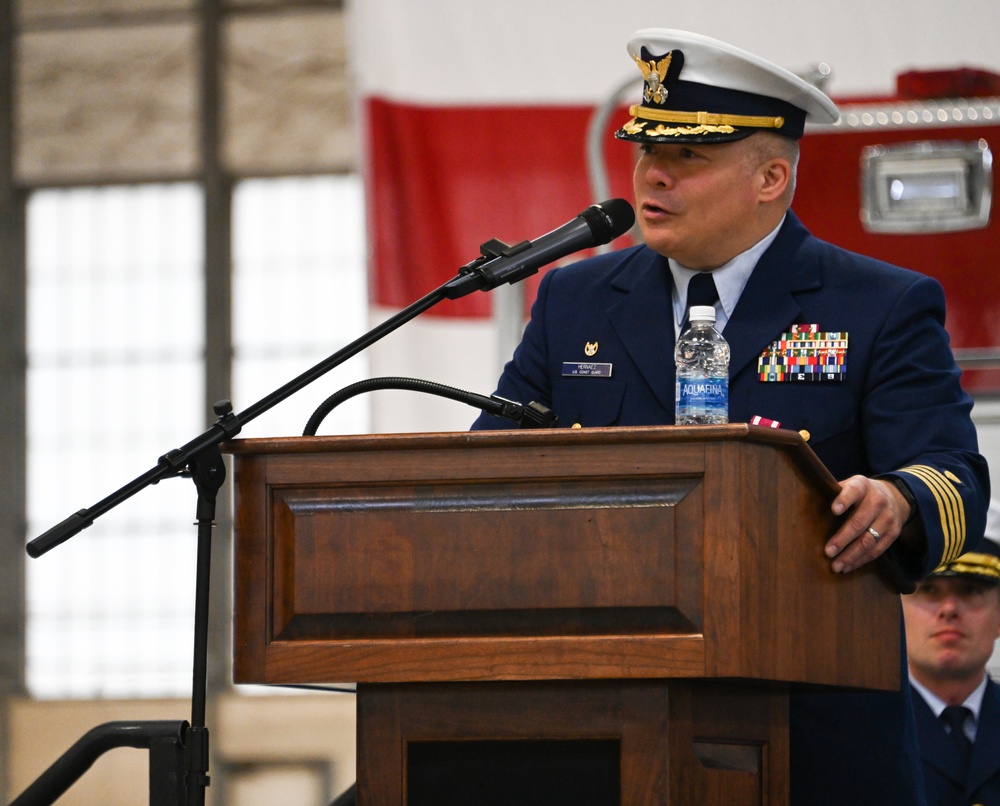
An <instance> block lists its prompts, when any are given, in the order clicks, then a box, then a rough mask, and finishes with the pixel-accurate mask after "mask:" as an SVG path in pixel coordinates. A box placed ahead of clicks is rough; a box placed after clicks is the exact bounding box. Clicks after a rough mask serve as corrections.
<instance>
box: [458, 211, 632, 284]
mask: <svg viewBox="0 0 1000 806" xmlns="http://www.w3.org/2000/svg"><path fill="white" fill-rule="evenodd" d="M634 223H635V210H633V209H632V205H631V204H629V203H628V202H627V201H625V199H609V200H608V201H603V202H601V203H600V204H592V205H590V207H588V208H587V209H586V210H584V211H583V212H582V213H580V215H578V216H577V217H576V218H574V219H573V220H572V221H569V222H567V223H565V224H563V225H562V226H561V227H559V228H558V229H554V230H552V232H549V233H546V234H545V235H542V236H541V237H540V238H536V239H535V240H534V241H522V242H521V243H519V244H514V245H513V246H508V245H507V244H505V243H503V242H502V241H498V240H496V239H494V240H492V241H487V242H486V243H484V244H483V245H482V246H480V247H479V250H480V252H481V253H482V255H481V256H480V257H478V258H476V259H475V260H474V261H472V262H471V263H469V264H468V265H466V266H463V267H462V269H461V271H460V272H459V275H458V276H457V277H456V278H455V279H453V280H452V281H451V282H449V283H446V284H445V285H444V286H443V288H444V290H445V296H446V298H448V299H457V298H458V297H463V296H465V295H466V294H470V293H472V292H473V291H489V290H490V289H493V288H496V287H497V286H498V285H502V284H504V283H509V284H514V283H516V282H519V281H521V280H523V279H524V278H525V277H529V276H530V275H532V274H534V273H535V272H537V271H538V270H539V269H540V268H541V267H542V266H545V265H546V264H548V263H552V262H553V261H555V260H559V259H560V258H563V257H566V255H571V254H573V252H578V251H580V250H581V249H589V248H591V247H594V246H601V245H602V244H606V243H608V242H609V241H612V240H614V239H615V238H617V237H618V236H619V235H624V234H625V233H626V232H628V231H629V229H630V228H631V227H632V225H633V224H634Z"/></svg>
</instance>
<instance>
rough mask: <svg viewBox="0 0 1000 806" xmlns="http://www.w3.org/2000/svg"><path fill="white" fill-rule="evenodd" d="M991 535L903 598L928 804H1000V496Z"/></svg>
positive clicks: (993, 506) (992, 509)
mask: <svg viewBox="0 0 1000 806" xmlns="http://www.w3.org/2000/svg"><path fill="white" fill-rule="evenodd" d="M987 524H988V525H987V532H986V539H985V540H983V542H982V543H981V544H980V545H979V547H978V548H977V549H976V550H975V551H972V552H968V553H966V554H963V555H962V556H961V557H959V558H958V559H956V560H954V561H952V562H946V563H943V564H942V565H941V566H940V567H938V568H936V569H935V570H934V572H933V573H932V574H930V575H929V576H927V577H925V578H924V579H922V580H920V582H919V583H917V589H916V591H915V592H914V593H911V594H909V595H905V596H903V597H902V598H903V617H904V621H905V624H906V645H907V654H908V658H909V671H910V685H911V686H912V687H913V691H914V696H913V708H914V713H915V716H916V723H917V738H918V741H919V744H920V755H921V758H922V760H923V775H924V785H925V787H926V791H927V804H928V806H975V805H976V804H981V806H1000V686H998V685H997V683H996V682H995V681H994V680H993V679H992V678H991V677H990V676H989V674H988V672H987V668H986V665H987V663H988V662H989V659H990V658H991V656H992V655H993V649H994V643H995V642H996V640H997V638H998V637H1000V544H998V543H997V542H996V541H997V540H998V539H1000V501H993V502H992V503H991V505H990V512H989V519H988V521H987Z"/></svg>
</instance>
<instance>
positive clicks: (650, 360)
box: [608, 249, 674, 411]
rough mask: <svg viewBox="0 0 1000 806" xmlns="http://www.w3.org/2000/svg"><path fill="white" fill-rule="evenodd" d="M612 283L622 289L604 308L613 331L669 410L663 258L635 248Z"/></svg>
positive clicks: (668, 285)
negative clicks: (631, 256)
mask: <svg viewBox="0 0 1000 806" xmlns="http://www.w3.org/2000/svg"><path fill="white" fill-rule="evenodd" d="M614 286H615V287H616V288H617V289H619V290H620V291H624V292H626V293H624V294H623V295H622V298H621V299H620V300H619V301H618V302H616V303H615V304H614V305H612V306H611V307H610V308H609V309H608V318H609V319H610V320H611V324H612V326H613V327H614V329H615V333H617V335H618V338H620V339H621V341H622V345H623V346H624V347H625V350H626V351H627V352H628V354H629V356H630V357H631V359H632V361H633V362H635V365H636V366H637V367H638V368H639V372H640V373H641V374H642V376H643V378H644V379H645V380H646V382H647V383H648V384H649V386H650V388H651V389H652V390H653V392H654V394H655V395H656V397H657V398H658V399H659V401H660V403H661V404H663V406H664V407H665V408H666V409H667V410H668V411H673V409H674V314H673V310H674V309H673V304H672V302H671V290H672V288H673V281H672V280H671V279H670V268H669V266H668V265H667V261H666V258H664V257H661V256H660V255H658V254H656V253H655V252H653V251H652V250H651V249H641V250H639V251H638V252H637V253H636V256H635V258H634V259H633V260H632V261H631V262H630V263H629V265H628V266H626V267H625V268H624V270H623V271H622V272H621V273H620V274H619V275H618V277H616V278H615V280H614ZM651 345H652V348H651Z"/></svg>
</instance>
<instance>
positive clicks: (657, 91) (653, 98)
mask: <svg viewBox="0 0 1000 806" xmlns="http://www.w3.org/2000/svg"><path fill="white" fill-rule="evenodd" d="M633 58H634V59H635V63H636V64H637V65H639V70H640V71H641V72H642V78H643V80H644V81H645V82H646V89H645V90H644V91H643V97H644V98H645V99H646V101H647V102H648V103H656V104H662V103H663V102H664V101H665V100H666V99H667V89H666V87H664V86H663V80H664V79H665V78H666V77H667V70H669V69H670V62H671V60H672V59H673V58H674V52H673V51H670V53H668V54H667V55H666V56H664V57H663V58H662V59H660V60H659V61H656V59H650V60H649V61H646V60H644V59H642V58H640V57H639V56H633Z"/></svg>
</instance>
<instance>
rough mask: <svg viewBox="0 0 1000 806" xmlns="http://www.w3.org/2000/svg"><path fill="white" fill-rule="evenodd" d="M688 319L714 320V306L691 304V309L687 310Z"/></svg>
mask: <svg viewBox="0 0 1000 806" xmlns="http://www.w3.org/2000/svg"><path fill="white" fill-rule="evenodd" d="M688 319H689V320H691V321H692V322H694V321H701V322H704V321H709V322H714V321H715V306H714V305H692V306H691V310H690V311H688Z"/></svg>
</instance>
